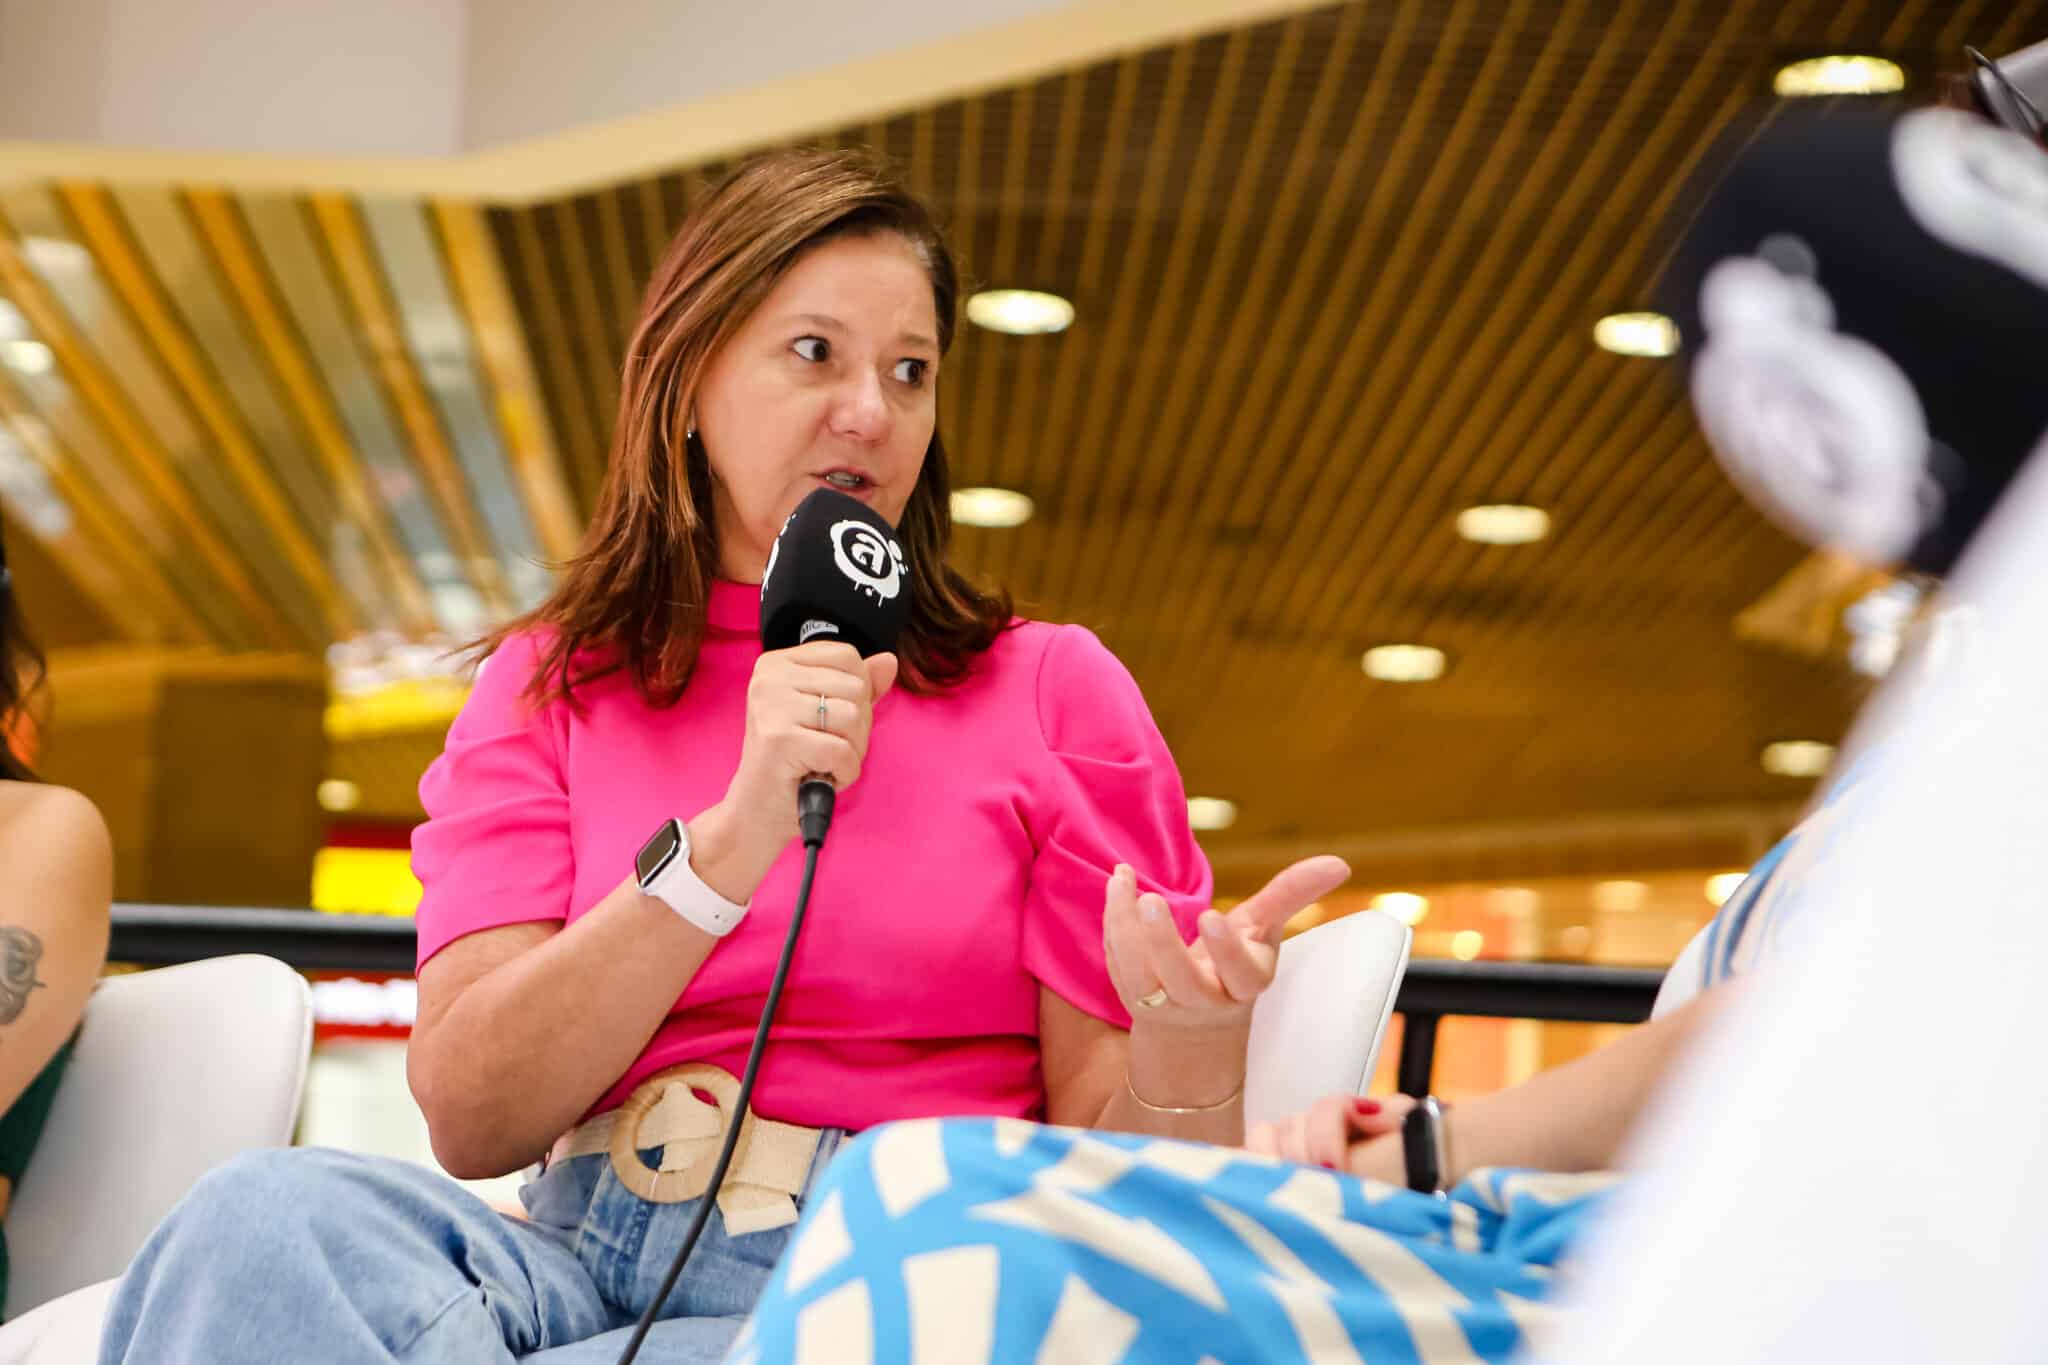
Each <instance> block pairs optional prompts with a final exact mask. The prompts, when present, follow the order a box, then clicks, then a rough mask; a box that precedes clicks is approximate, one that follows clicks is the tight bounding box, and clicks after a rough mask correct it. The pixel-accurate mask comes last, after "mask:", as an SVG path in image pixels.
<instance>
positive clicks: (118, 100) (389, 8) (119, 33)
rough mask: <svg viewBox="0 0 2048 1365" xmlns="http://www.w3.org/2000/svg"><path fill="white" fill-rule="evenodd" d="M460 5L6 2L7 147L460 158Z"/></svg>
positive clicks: (2, 26) (452, 1)
mask: <svg viewBox="0 0 2048 1365" xmlns="http://www.w3.org/2000/svg"><path fill="white" fill-rule="evenodd" d="M466 9H467V6H466V4H465V0H347V3H335V2H334V0H264V2H263V3H250V0H0V139H7V138H23V139H30V138H32V139H36V140H41V141H57V142H73V143H91V144H110V145H115V146H127V147H138V148H150V149H156V150H172V151H199V152H258V153H283V154H294V153H315V154H321V155H330V156H445V155H451V154H454V153H456V152H459V151H460V150H461V143H460V138H461V128H462V103H463V99H462V96H463V92H462V88H461V80H460V76H461V71H462V66H463V33H464V24H465V16H466Z"/></svg>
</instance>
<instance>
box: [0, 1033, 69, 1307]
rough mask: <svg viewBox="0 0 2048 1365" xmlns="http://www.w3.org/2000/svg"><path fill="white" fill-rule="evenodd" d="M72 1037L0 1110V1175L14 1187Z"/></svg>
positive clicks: (0, 1264)
mask: <svg viewBox="0 0 2048 1365" xmlns="http://www.w3.org/2000/svg"><path fill="white" fill-rule="evenodd" d="M76 1041H77V1035H76V1034H73V1035H72V1037H71V1038H69V1039H67V1040H65V1043H64V1046H63V1047H60V1048H58V1049H57V1055H56V1056H54V1057H52V1058H51V1059H50V1064H49V1065H48V1066H46V1067H44V1068H43V1070H42V1074H41V1075H39V1076H37V1077H36V1078H35V1079H34V1080H33V1081H30V1082H29V1086H28V1089H26V1090H24V1091H22V1092H21V1098H20V1099H18V1100H16V1101H15V1102H14V1107H13V1108H11V1109H9V1110H8V1111H7V1112H6V1113H5V1114H0V1177H5V1178H6V1180H7V1181H8V1183H9V1184H10V1185H12V1186H13V1188H14V1189H16V1190H19V1189H20V1188H21V1173H22V1172H23V1171H25V1170H27V1169H28V1159H29V1155H30V1154H31V1153H32V1152H34V1151H35V1149H36V1139H37V1138H39V1137H41V1136H42V1135H43V1125H44V1124H45V1123H47V1122H49V1118H50V1105H51V1104H52V1103H54V1102H55V1100H56V1098H57V1082H58V1080H59V1079H60V1078H62V1076H63V1075H64V1066H65V1063H67V1062H69V1061H70V1060H71V1045H72V1043H74V1042H76ZM6 1302H7V1231H6V1229H5V1228H0V1305H4V1304H5V1303H6Z"/></svg>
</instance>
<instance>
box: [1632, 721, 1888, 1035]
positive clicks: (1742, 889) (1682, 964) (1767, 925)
mask: <svg viewBox="0 0 2048 1365" xmlns="http://www.w3.org/2000/svg"><path fill="white" fill-rule="evenodd" d="M1871 758H1872V756H1871V755H1866V756H1865V757H1864V758H1863V759H1861V760H1860V761H1858V762H1856V763H1855V764H1853V765H1852V766H1851V767H1850V768H1849V769H1848V770H1847V771H1845V772H1844V773H1843V774H1842V775H1841V776H1840V777H1839V778H1837V779H1836V780H1835V783H1834V785H1833V786H1832V787H1830V788H1829V789H1828V791H1827V794H1826V796H1825V797H1824V799H1823V800H1822V801H1821V802H1820V804H1819V805H1817V806H1816V807H1815V808H1814V809H1813V810H1812V811H1811V812H1810V813H1809V814H1808V815H1807V816H1806V818H1805V819H1803V820H1801V821H1800V822H1799V824H1798V825H1797V826H1795V827H1794V828H1793V830H1792V831H1791V833H1789V834H1787V835H1786V836H1785V837H1784V838H1783V839H1780V840H1779V841H1778V843H1777V844H1776V845H1775V846H1774V847H1773V848H1772V849H1771V851H1770V852H1768V853H1766V854H1764V856H1763V857H1762V858H1760V859H1758V860H1757V863H1756V866H1754V867H1752V868H1751V869H1750V870H1749V875H1748V876H1747V877H1744V878H1743V879H1742V885H1740V886H1738V887H1737V888H1736V889H1735V892H1734V894H1733V895H1731V896H1729V897H1728V899H1727V900H1726V901H1724V902H1722V904H1721V909H1720V911H1719V912H1718V913H1717V914H1715V916H1714V918H1713V919H1712V920H1711V921H1710V922H1709V923H1708V924H1707V925H1706V927H1705V928H1703V929H1701V930H1700V931H1699V933H1698V934H1696V935H1694V937H1693V940H1692V942H1690V943H1688V944H1687V945H1686V946H1685V951H1684V952H1682V953H1680V954H1679V955H1678V960H1677V961H1676V962H1674V963H1672V965H1671V970H1670V972H1668V973H1667V974H1666V975H1665V977H1664V985H1663V987H1662V989H1660V990H1659V991H1658V992H1657V1004H1656V1007H1655V1009H1654V1010H1653V1012H1652V1017H1656V1016H1659V1015H1663V1014H1667V1013H1669V1012H1670V1011H1671V1010H1673V1009H1676V1008H1677V1007H1678V1006H1680V1005H1682V1004H1684V1003H1685V1002H1686V1001H1688V1000H1690V999H1692V998H1693V997H1694V996H1696V995H1698V994H1700V992H1702V991H1704V990H1706V989H1707V988H1708V987H1710V986H1715V985H1719V984H1720V983H1721V982H1723V981H1726V980H1728V979H1729V978H1731V977H1737V976H1742V975H1744V974H1746V973H1748V972H1750V971H1752V970H1754V969H1755V967H1756V966H1757V964H1758V963H1760V962H1762V961H1763V960H1764V959H1766V958H1768V957H1770V956H1772V955H1773V954H1774V953H1776V952H1778V951H1779V950H1780V948H1782V946H1783V943H1784V939H1785V936H1786V935H1787V934H1788V933H1791V932H1794V931H1796V929H1797V926H1798V925H1799V924H1800V922H1801V921H1802V920H1803V919H1805V918H1806V912H1807V911H1808V910H1810V909H1812V908H1813V897H1812V895H1811V894H1810V893H1809V888H1811V887H1812V886H1814V885H1815V884H1816V882H1815V874H1816V873H1818V872H1819V871H1820V869H1821V868H1822V867H1824V866H1826V865H1827V862H1828V860H1829V859H1830V858H1832V857H1833V856H1834V855H1835V852H1836V850H1837V847H1838V846H1839V844H1840V842H1841V835H1842V833H1843V832H1844V831H1845V830H1846V829H1848V828H1849V826H1850V823H1851V822H1852V821H1853V820H1854V819H1855V818H1856V816H1857V813H1858V812H1859V811H1860V809H1861V807H1862V804H1863V801H1862V796H1863V791H1864V784H1865V783H1866V782H1867V781H1868V779H1869V776H1870V773H1871V771H1872V767H1873V764H1872V761H1871Z"/></svg>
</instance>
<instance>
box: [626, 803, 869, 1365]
mask: <svg viewBox="0 0 2048 1365" xmlns="http://www.w3.org/2000/svg"><path fill="white" fill-rule="evenodd" d="M814 789H822V790H823V792H824V795H823V796H822V798H821V797H820V796H819V794H818V791H817V790H814ZM836 795H837V793H836V792H835V791H834V790H833V788H832V784H831V783H829V782H825V781H821V780H819V779H816V778H813V779H811V780H809V781H807V782H805V783H804V784H803V786H801V787H800V788H798V794H797V809H798V811H799V812H800V814H799V816H798V827H799V828H800V829H801V830H802V831H803V836H804V880H803V885H801V886H800V887H798V888H797V893H796V913H795V914H793V915H791V916H790V917H789V933H788V935H787V936H786V937H785V938H784V939H783V940H782V957H781V958H780V959H779V960H778V961H777V962H776V964H775V976H774V978H773V979H772V980H770V981H769V983H768V999H767V1002H766V1003H764V1004H763V1005H762V1006H761V1023H760V1026H759V1027H758V1028H756V1029H755V1030H754V1045H753V1046H752V1047H751V1048H749V1049H748V1051H747V1066H746V1071H745V1072H744V1074H742V1075H741V1076H740V1093H739V1098H737V1099H735V1100H734V1101H733V1106H732V1115H731V1120H730V1122H728V1123H727V1124H726V1126H725V1142H724V1144H723V1145H722V1146H720V1147H719V1149H718V1164H717V1165H715V1166H713V1167H712V1168H711V1183H710V1184H709V1185H707V1186H706V1187H705V1189H704V1193H703V1195H702V1196H701V1197H700V1198H699V1199H698V1200H697V1212H696V1213H695V1214H694V1215H692V1216H691V1218H690V1230H689V1231H688V1232H686V1233H684V1234H683V1244H682V1245H681V1246H680V1247H678V1248H676V1258H675V1260H674V1261H673V1262H671V1263H670V1265H669V1268H668V1274H667V1275H666V1276H664V1277H663V1278H662V1281H661V1288H660V1289H658V1290H656V1291H655V1295H654V1299H653V1301H652V1302H650V1303H649V1304H648V1305H647V1311H646V1312H644V1313H642V1314H641V1315H640V1325H639V1326H637V1327H635V1328H634V1329H633V1339H632V1340H631V1341H629V1342H627V1343H626V1349H625V1352H624V1353H623V1354H622V1355H620V1356H619V1365H632V1362H633V1357H634V1356H637V1355H638V1354H640V1343H641V1342H643V1341H645V1340H647V1334H648V1333H649V1332H651V1331H653V1330H654V1322H655V1315H656V1314H657V1313H659V1312H661V1306H662V1305H663V1304H664V1303H667V1302H668V1296H669V1291H670V1290H672V1289H674V1288H675V1287H676V1281H677V1280H679V1279H681V1278H682V1277H683V1266H684V1264H685V1263H686V1262H687V1261H688V1260H689V1259H690V1253H691V1252H692V1251H694V1250H695V1249H696V1246H697V1238H698V1237H700V1236H702V1235H703V1232H704V1224H705V1223H706V1221H708V1220H709V1219H710V1217H711V1208H712V1205H714V1204H716V1203H717V1202H718V1191H719V1187H720V1186H722V1185H724V1184H725V1168H726V1167H727V1166H729V1165H731V1164H732V1152H733V1148H735V1147H737V1146H738V1145H739V1141H740V1124H741V1123H742V1122H743V1121H745V1119H746V1116H747V1104H748V1102H749V1101H750V1100H752V1099H753V1096H754V1077H755V1076H756V1075H758V1074H759V1073H760V1070H761V1057H762V1054H763V1053H765V1052H766V1051H767V1050H768V1028H769V1025H771V1024H773V1023H774V1022H775V1007H776V1006H777V1005H779V1004H781V1003H782V986H783V983H784V982H785V981H787V980H788V979H789V964H790V963H791V961H793V960H794V959H795V957H796V935H797V931H798V930H799V929H801V928H803V927H804V912H805V911H806V910H808V909H809V908H810V904H811V879H812V878H813V877H815V876H816V875H817V872H818V850H819V849H821V848H823V847H824V845H825V831H826V830H827V828H829V827H830V825H831V823H832V805H833V798H834V797H835V796H836Z"/></svg>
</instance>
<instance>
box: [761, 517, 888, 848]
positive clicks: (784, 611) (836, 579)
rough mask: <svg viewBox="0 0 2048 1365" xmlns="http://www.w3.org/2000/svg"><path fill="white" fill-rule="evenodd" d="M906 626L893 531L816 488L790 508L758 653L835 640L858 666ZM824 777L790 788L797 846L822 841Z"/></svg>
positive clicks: (828, 799)
mask: <svg viewBox="0 0 2048 1365" xmlns="http://www.w3.org/2000/svg"><path fill="white" fill-rule="evenodd" d="M909 619H910V565H909V563H908V562H907V561H906V560H905V559H904V556H903V546H902V545H901V543H899V542H898V541H897V539H896V528H895V527H893V526H891V525H890V524H889V523H888V522H886V521H884V520H883V519H882V517H881V516H880V514H879V513H877V512H876V511H875V510H874V509H873V508H871V507H869V506H868V505H867V504H866V503H864V502H862V501H861V500H860V499H858V498H854V497H849V496H848V495H847V494H845V493H841V492H839V491H838V490H837V489H832V488H820V489H818V490H817V491H816V492H814V493H812V494H811V495H810V496H808V497H806V498H805V499H804V500H803V501H802V502H800V503H798V504H797V505H796V511H794V512H792V513H790V515H789V520H788V521H786V522H784V523H783V524H782V534H781V535H778V536H777V537H776V538H775V545H774V548H772V549H771V550H770V551H769V552H768V568H767V571H766V572H764V573H763V574H762V575H761V648H762V649H764V650H773V649H791V648H794V647H795V646H797V645H803V644H809V643H810V642H811V641H813V640H840V641H843V642H845V643H846V644H849V645H852V646H853V647H854V648H855V649H857V650H859V651H860V656H861V657H862V658H863V659H865V658H867V657H869V656H870V655H874V654H882V653H886V652H888V651H890V650H893V649H894V648H896V637H897V636H898V635H900V634H902V633H903V626H904V623H905V622H906V621H908V620H909ZM833 797H834V792H833V788H832V781H831V779H830V778H827V777H822V776H812V777H807V778H805V779H804V781H803V784H802V785H801V786H799V787H798V788H797V798H796V807H797V827H798V828H799V829H801V830H802V831H803V838H804V845H805V847H807V848H816V847H818V846H819V845H821V844H823V843H824V841H825V831H826V829H827V828H829V827H830V825H831V823H832V803H833Z"/></svg>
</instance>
